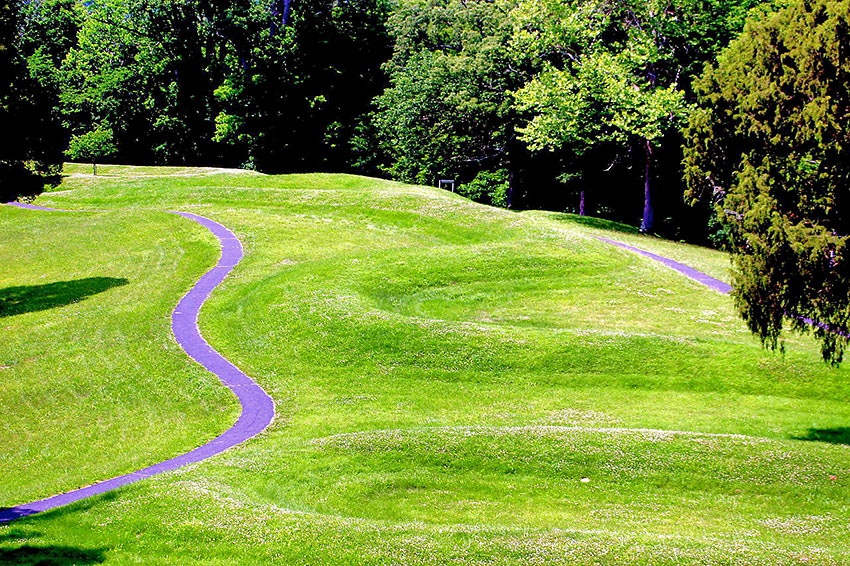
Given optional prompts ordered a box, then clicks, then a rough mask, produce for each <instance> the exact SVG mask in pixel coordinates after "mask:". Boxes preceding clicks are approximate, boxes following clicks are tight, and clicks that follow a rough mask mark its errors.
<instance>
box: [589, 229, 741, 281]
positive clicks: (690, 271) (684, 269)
mask: <svg viewBox="0 0 850 566" xmlns="http://www.w3.org/2000/svg"><path fill="white" fill-rule="evenodd" d="M594 238H596V239H597V240H601V241H603V242H606V243H608V244H613V245H615V246H619V247H621V248H623V249H626V250H629V251H630V252H634V253H636V254H640V255H642V256H645V257H648V258H649V259H652V260H655V261H657V262H658V263H661V264H663V265H666V266H667V267H669V268H670V269H675V270H676V271H678V272H679V273H681V274H682V275H684V276H685V277H688V278H689V279H693V280H694V281H696V282H698V283H702V284H703V285H705V286H706V287H708V288H710V289H714V290H715V291H719V292H721V293H723V294H724V295H728V294H729V293H730V292H731V291H732V287H731V286H730V285H729V284H728V283H724V282H723V281H721V280H720V279H715V278H714V277H711V276H710V275H706V274H705V273H703V272H702V271H697V270H696V269H694V268H693V267H690V266H687V265H685V264H684V263H679V262H678V261H673V260H672V259H669V258H666V257H664V256H660V255H658V254H654V253H652V252H648V251H646V250H642V249H640V248H636V247H634V246H630V245H628V244H624V243H622V242H618V241H616V240H609V239H608V238H603V237H602V236H594Z"/></svg>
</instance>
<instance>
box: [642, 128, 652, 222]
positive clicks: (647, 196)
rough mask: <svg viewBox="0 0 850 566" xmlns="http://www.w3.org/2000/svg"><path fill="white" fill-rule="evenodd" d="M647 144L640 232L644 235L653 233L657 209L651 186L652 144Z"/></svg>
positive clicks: (647, 142)
mask: <svg viewBox="0 0 850 566" xmlns="http://www.w3.org/2000/svg"><path fill="white" fill-rule="evenodd" d="M644 141H645V142H646V160H645V162H644V172H643V220H642V221H641V223H640V231H641V233H643V234H646V233H648V232H651V231H652V227H653V225H654V224H655V218H654V217H655V207H654V206H653V204H652V190H651V189H652V187H651V185H650V180H649V179H650V177H649V174H650V169H651V165H652V142H651V141H649V140H644Z"/></svg>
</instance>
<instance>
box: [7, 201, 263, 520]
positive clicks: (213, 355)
mask: <svg viewBox="0 0 850 566" xmlns="http://www.w3.org/2000/svg"><path fill="white" fill-rule="evenodd" d="M8 204H12V205H14V206H18V207H19V208H26V209H29V210H51V211H55V210H59V209H55V208H44V207H39V206H35V205H31V204H21V203H8ZM77 212H83V211H77ZM173 214H179V215H180V216H183V217H184V218H188V219H190V220H194V221H195V222H197V223H198V224H200V225H201V226H203V227H205V228H207V229H208V230H209V231H210V232H212V233H213V234H214V235H215V236H216V237H217V238H218V240H219V243H220V246H221V259H219V261H218V264H217V265H216V266H215V267H213V268H212V269H210V270H209V271H208V272H207V273H206V274H204V276H203V277H201V279H200V280H198V282H197V283H196V284H195V286H194V287H192V289H191V290H190V291H189V292H188V293H187V294H186V296H184V297H183V298H182V299H181V300H180V302H179V303H177V306H176V307H175V308H174V312H173V313H172V314H171V329H172V331H173V332H174V337H175V338H176V339H177V342H178V343H179V344H180V346H181V347H182V348H183V350H185V351H186V353H187V354H189V356H190V357H191V358H192V359H194V360H195V361H196V362H198V363H199V364H201V365H202V366H204V367H205V368H206V369H208V370H209V371H211V372H212V373H214V374H215V375H217V376H218V377H219V379H221V381H222V382H223V383H224V384H225V385H226V386H227V387H228V388H230V390H231V391H233V393H235V394H236V397H238V398H239V403H240V404H241V405H242V414H241V415H240V416H239V420H237V421H236V424H234V425H233V426H232V427H230V428H229V429H228V430H227V431H225V432H224V433H222V434H221V435H220V436H218V437H217V438H215V439H213V440H211V441H210V442H207V443H206V444H204V445H202V446H199V447H198V448H195V449H194V450H192V451H190V452H187V453H185V454H182V455H180V456H177V457H175V458H171V459H170V460H166V461H164V462H160V463H158V464H154V465H152V466H148V467H147V468H143V469H141V470H138V471H135V472H130V473H129V474H124V475H123V476H118V477H115V478H112V479H109V480H106V481H102V482H99V483H96V484H93V485H90V486H87V487H83V488H80V489H75V490H73V491H69V492H67V493H63V494H60V495H54V496H53V497H48V498H46V499H41V500H39V501H33V502H32V503H25V504H23V505H18V506H15V507H10V508H7V509H0V522H5V521H12V520H15V519H18V518H20V517H26V516H28V515H33V514H35V513H41V512H43V511H47V510H50V509H54V508H56V507H60V506H62V505H67V504H69V503H73V502H75V501H79V500H81V499H84V498H86V497H91V496H92V495H98V494H101V493H106V492H107V491H111V490H113V489H115V488H118V487H121V486H123V485H127V484H130V483H133V482H136V481H139V480H141V479H144V478H148V477H150V476H153V475H156V474H160V473H162V472H167V471H169V470H174V469H176V468H180V467H182V466H185V465H187V464H194V463H195V462H200V461H201V460H205V459H207V458H209V457H211V456H214V455H216V454H218V453H220V452H223V451H224V450H227V449H228V448H230V447H232V446H236V445H237V444H239V443H241V442H244V441H245V440H248V439H249V438H252V437H254V436H256V435H257V434H259V433H260V432H262V431H263V430H265V428H266V427H267V426H268V425H269V424H270V423H271V421H272V419H273V418H274V414H275V412H274V402H273V401H272V399H271V397H269V396H268V394H267V393H266V392H265V391H263V389H262V388H261V387H260V386H259V385H257V384H256V383H255V382H254V381H253V380H251V378H250V377H248V376H247V375H245V374H244V373H243V372H242V371H241V370H239V368H237V367H236V366H235V365H233V364H232V363H230V362H229V361H227V360H226V359H225V358H224V357H223V356H222V355H221V354H219V353H218V352H216V351H215V350H214V349H213V348H212V346H210V345H209V344H207V342H206V340H204V338H203V336H201V333H200V330H199V329H198V311H199V310H200V309H201V305H203V304H204V301H206V300H207V297H209V295H210V293H211V292H212V290H213V289H215V288H216V287H217V286H218V284H219V283H221V282H222V281H223V280H224V278H225V277H227V274H228V273H230V271H231V270H232V269H233V267H234V266H235V265H236V264H238V263H239V261H240V260H241V259H242V244H241V242H240V241H239V239H238V238H237V237H236V236H235V235H234V234H233V232H231V231H230V230H228V229H227V228H225V227H224V226H222V225H221V224H219V223H218V222H213V221H212V220H210V219H208V218H204V217H203V216H198V215H196V214H190V213H188V212H174V213H173Z"/></svg>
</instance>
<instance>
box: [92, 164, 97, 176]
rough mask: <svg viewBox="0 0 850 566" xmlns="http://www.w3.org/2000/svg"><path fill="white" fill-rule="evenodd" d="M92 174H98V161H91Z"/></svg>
mask: <svg viewBox="0 0 850 566" xmlns="http://www.w3.org/2000/svg"><path fill="white" fill-rule="evenodd" d="M91 174H92V175H94V176H95V177H96V176H97V163H95V162H94V161H92V162H91Z"/></svg>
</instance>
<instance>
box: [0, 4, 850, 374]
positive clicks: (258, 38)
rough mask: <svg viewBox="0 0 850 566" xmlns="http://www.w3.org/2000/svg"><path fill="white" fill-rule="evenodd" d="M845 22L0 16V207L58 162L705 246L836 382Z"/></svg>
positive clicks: (768, 328) (643, 7)
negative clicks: (545, 213) (612, 224)
mask: <svg viewBox="0 0 850 566" xmlns="http://www.w3.org/2000/svg"><path fill="white" fill-rule="evenodd" d="M848 6H850V2H848V1H847V0H769V1H762V0H226V1H225V0H207V1H203V2H202V1H199V0H0V76H2V79H0V80H2V90H0V120H2V126H3V127H2V131H3V132H4V135H3V136H2V141H0V199H4V200H8V199H10V198H16V197H18V196H21V195H32V194H36V193H37V192H38V191H39V190H40V189H41V187H42V186H43V184H44V183H45V182H48V183H49V182H51V181H53V180H55V178H56V175H57V174H58V172H59V164H60V163H61V161H62V159H63V157H70V158H73V159H81V160H89V161H92V162H94V161H97V160H104V159H109V160H113V161H116V162H121V163H129V164H160V165H169V164H172V165H188V164H191V165H216V166H232V167H244V168H249V169H256V170H259V171H264V172H270V173H280V172H295V171H342V172H357V173H363V174H369V175H380V176H389V177H392V178H394V179H398V180H402V181H408V182H415V183H422V184H436V182H437V180H439V179H454V180H455V181H456V183H457V190H458V191H459V192H460V193H462V194H464V195H466V196H468V197H470V198H472V199H474V200H477V201H480V202H484V203H488V204H492V205H496V206H504V207H509V208H515V209H531V208H542V209H549V210H560V211H570V212H576V213H579V214H591V215H598V216H604V217H607V218H611V219H614V220H621V221H625V222H628V223H631V224H635V225H640V227H641V230H642V231H645V232H657V233H661V234H663V235H666V236H669V237H675V238H677V239H687V240H689V241H695V242H701V243H712V244H714V245H717V246H726V247H727V248H728V249H729V250H730V251H732V252H733V254H734V256H735V258H736V260H735V261H736V270H735V281H734V287H735V297H736V302H737V304H738V306H739V308H740V310H741V313H742V315H743V316H744V318H745V319H746V320H747V322H748V323H749V324H750V327H751V328H752V329H753V331H754V332H756V333H757V334H758V335H759V336H761V337H762V338H763V340H764V341H765V344H766V345H768V346H771V347H778V345H779V341H778V337H779V335H780V332H781V330H782V325H783V321H784V320H787V319H788V318H787V317H788V316H789V315H790V316H791V318H790V320H791V321H792V326H794V327H796V328H798V329H800V330H806V329H813V331H814V332H815V334H816V335H817V336H818V338H819V339H820V340H821V342H822V344H823V345H824V357H825V358H826V359H828V360H830V361H836V360H840V358H841V355H842V353H843V348H844V345H845V344H846V341H847V340H846V335H847V334H848V331H850V329H848V322H850V272H848V271H847V268H845V263H844V261H843V259H842V258H843V254H844V249H845V241H846V234H847V233H848V226H846V223H847V218H846V216H845V215H844V212H843V210H844V208H845V207H846V204H845V203H846V201H847V196H846V194H845V193H846V190H847V187H848V186H850V169H848V165H847V164H848V163H850V159H848V156H847V153H846V151H847V149H848V148H849V147H850V142H848V133H847V132H848V128H847V124H848V119H850V110H849V109H848V100H850V96H849V95H848V89H850V80H848V78H850V77H848V57H850V55H848V51H850V47H848V46H850V35H848V31H847V30H848V28H850V23H848ZM804 279H805V280H804ZM811 320H814V321H817V323H816V324H815V325H814V326H812V325H810V324H808V323H807V322H806V321H811Z"/></svg>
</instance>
